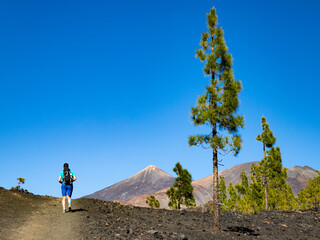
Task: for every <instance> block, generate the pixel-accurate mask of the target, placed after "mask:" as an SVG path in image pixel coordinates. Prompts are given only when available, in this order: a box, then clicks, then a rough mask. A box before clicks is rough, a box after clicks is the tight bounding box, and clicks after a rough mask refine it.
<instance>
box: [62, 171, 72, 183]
mask: <svg viewBox="0 0 320 240" xmlns="http://www.w3.org/2000/svg"><path fill="white" fill-rule="evenodd" d="M63 182H64V184H65V185H71V183H72V177H71V173H70V169H68V170H64V171H63Z"/></svg>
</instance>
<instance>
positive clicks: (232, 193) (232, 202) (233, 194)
mask: <svg viewBox="0 0 320 240" xmlns="http://www.w3.org/2000/svg"><path fill="white" fill-rule="evenodd" d="M228 193H229V199H228V200H227V201H226V205H227V206H228V207H229V208H231V209H232V210H237V207H238V200H239V196H238V194H237V191H236V189H235V187H234V186H233V185H232V183H231V182H230V183H229V186H228Z"/></svg>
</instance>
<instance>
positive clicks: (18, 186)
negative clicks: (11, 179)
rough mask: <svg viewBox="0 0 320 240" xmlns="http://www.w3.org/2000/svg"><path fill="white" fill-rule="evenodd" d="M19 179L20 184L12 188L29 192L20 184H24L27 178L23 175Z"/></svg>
mask: <svg viewBox="0 0 320 240" xmlns="http://www.w3.org/2000/svg"><path fill="white" fill-rule="evenodd" d="M17 180H18V185H17V186H16V187H12V188H11V190H18V191H26V192H27V190H26V189H23V188H21V186H20V185H21V184H24V183H25V181H26V180H25V179H24V178H22V177H20V178H17Z"/></svg>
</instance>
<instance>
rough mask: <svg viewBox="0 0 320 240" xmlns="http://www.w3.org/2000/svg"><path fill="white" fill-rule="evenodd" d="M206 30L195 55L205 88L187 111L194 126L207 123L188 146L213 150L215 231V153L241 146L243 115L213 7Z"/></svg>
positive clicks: (217, 227)
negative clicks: (201, 65)
mask: <svg viewBox="0 0 320 240" xmlns="http://www.w3.org/2000/svg"><path fill="white" fill-rule="evenodd" d="M207 18H208V22H207V23H208V25H207V26H208V31H207V32H204V33H202V37H201V41H200V46H201V47H202V48H201V49H199V50H197V51H196V57H197V58H199V59H200V61H201V62H204V63H205V67H204V69H203V71H204V73H205V76H207V77H208V78H209V79H210V83H209V85H208V86H207V87H206V91H205V93H204V94H202V95H201V96H200V97H199V98H198V104H197V106H196V107H193V108H192V110H191V117H192V121H193V123H194V125H196V126H199V125H207V126H208V127H209V128H210V131H209V133H208V134H207V135H194V136H190V137H189V145H190V146H202V147H204V148H212V151H213V158H212V161H213V202H212V203H213V226H212V230H213V232H216V231H219V230H220V228H221V226H220V213H219V206H218V204H219V196H218V153H219V152H220V153H221V152H223V153H228V152H232V153H233V154H234V155H237V154H238V153H239V151H240V149H241V142H242V140H241V137H240V135H238V133H237V131H238V128H242V127H243V125H244V121H243V116H240V115H238V114H237V113H236V112H237V109H238V105H239V99H238V94H239V92H240V90H241V88H242V86H241V82H240V81H238V80H236V79H235V78H234V76H233V71H232V56H231V54H230V53H228V48H227V46H226V43H225V40H224V33H223V30H222V28H221V27H218V25H217V24H218V17H217V15H216V10H215V8H212V9H211V11H210V13H209V14H207Z"/></svg>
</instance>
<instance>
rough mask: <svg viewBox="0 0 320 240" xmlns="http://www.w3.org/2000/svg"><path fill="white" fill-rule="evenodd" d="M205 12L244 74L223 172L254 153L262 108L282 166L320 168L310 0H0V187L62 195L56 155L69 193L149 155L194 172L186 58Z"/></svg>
mask: <svg viewBox="0 0 320 240" xmlns="http://www.w3.org/2000/svg"><path fill="white" fill-rule="evenodd" d="M213 5H214V6H215V7H216V9H217V14H218V17H219V23H220V25H221V26H222V28H223V29H224V31H225V39H226V43H227V46H228V47H229V51H230V53H231V54H232V56H233V58H234V73H235V77H236V78H237V79H240V80H241V81H242V83H243V90H242V92H241V95H240V100H241V104H240V108H239V112H240V113H241V114H243V115H244V116H245V122H246V125H245V128H244V129H243V130H242V131H241V135H242V137H243V149H242V150H241V152H240V154H239V156H238V157H236V158H235V157H232V156H225V157H223V162H222V163H223V164H224V165H223V166H220V169H219V170H224V169H226V168H228V167H231V166H233V165H235V164H240V163H244V162H249V161H258V160H261V158H262V155H263V153H262V146H261V144H260V143H259V142H257V141H256V140H255V138H256V136H257V135H258V134H259V133H260V132H261V116H262V115H264V116H265V117H266V118H267V121H268V122H269V124H270V128H271V130H272V131H273V132H274V135H275V137H277V143H276V144H277V146H279V147H280V148H281V152H282V157H283V163H284V166H286V167H289V168H291V167H293V166H295V165H299V166H304V165H308V166H310V167H312V168H315V169H318V170H320V161H319V160H320V157H319V148H320V144H319V142H320V125H319V119H320V114H319V103H320V101H319V89H320V83H319V80H320V77H319V55H320V46H319V43H320V32H319V24H320V15H319V10H320V1H318V0H314V1H311V0H304V1H297V0H281V1H279V0H269V1H257V0H244V1H239V0H215V1H208V0H201V1H195V0H192V1H191V0H183V1H182V0H175V1H172V0H170V1H168V0H161V1H147V0H143V1H142V0H141V1H139V0H137V1H127V0H126V1H65V2H59V1H58V2H57V1H32V0H30V1H1V2H0V83H1V86H0V109H1V112H0V186H3V187H5V188H10V187H11V186H15V185H16V183H17V180H16V178H17V177H24V178H26V184H25V185H24V186H23V187H25V188H27V189H28V190H29V191H31V192H33V193H36V194H42V195H52V196H60V185H59V183H58V182H57V180H58V175H59V172H60V171H61V170H62V165H63V163H65V162H68V163H69V164H70V168H71V170H73V171H74V172H75V174H76V175H77V177H78V181H77V182H76V183H75V191H74V197H81V196H83V195H86V194H90V193H92V192H94V191H97V190H100V189H102V188H104V187H107V186H110V185H112V184H114V183H116V182H119V181H121V180H123V179H125V178H128V177H130V176H132V175H133V174H135V173H137V172H138V171H140V170H142V169H143V168H145V167H147V166H148V165H151V164H152V165H156V166H158V167H159V168H161V169H162V170H164V171H166V172H168V173H170V174H173V171H172V169H173V167H174V165H175V164H176V162H177V161H180V162H181V164H182V166H183V167H184V168H187V169H188V170H189V172H190V173H191V174H192V176H193V179H195V180H197V179H200V178H203V177H206V176H208V175H210V174H212V153H211V151H210V150H204V149H202V148H197V147H192V148H189V147H188V144H187V139H188V136H189V135H191V134H194V133H202V132H203V129H201V128H198V127H194V126H193V125H192V123H191V120H190V109H191V107H192V106H194V105H195V104H196V99H197V97H198V96H199V95H200V94H202V93H203V92H204V89H205V86H206V85H207V84H208V79H206V78H204V75H203V72H202V68H203V65H202V63H200V62H199V60H198V59H196V58H195V57H194V56H195V50H196V49H198V48H199V42H200V36H201V33H202V32H203V31H206V13H208V12H209V11H210V8H211V7H212V6H213Z"/></svg>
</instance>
